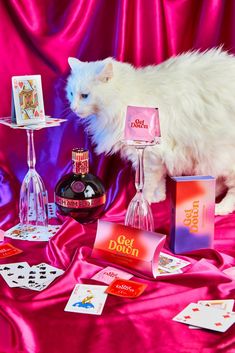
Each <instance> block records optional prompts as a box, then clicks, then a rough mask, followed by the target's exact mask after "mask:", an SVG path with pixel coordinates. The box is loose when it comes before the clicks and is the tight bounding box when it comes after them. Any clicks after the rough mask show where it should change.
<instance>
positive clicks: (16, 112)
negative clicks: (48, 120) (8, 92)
mask: <svg viewBox="0 0 235 353" xmlns="http://www.w3.org/2000/svg"><path fill="white" fill-rule="evenodd" d="M44 121H45V112H44V104H43V95H42V83H41V76H40V75H31V76H13V77H12V123H16V124H17V125H30V124H40V123H41V122H44Z"/></svg>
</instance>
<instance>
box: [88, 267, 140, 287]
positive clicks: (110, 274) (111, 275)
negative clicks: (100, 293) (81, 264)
mask: <svg viewBox="0 0 235 353" xmlns="http://www.w3.org/2000/svg"><path fill="white" fill-rule="evenodd" d="M131 277H133V275H131V274H130V273H127V272H125V271H122V270H119V269H117V268H114V267H111V266H108V267H105V268H104V269H103V270H101V271H99V272H97V273H96V274H95V275H94V276H93V277H91V279H94V280H96V281H99V282H104V283H107V284H110V283H111V282H112V281H113V280H114V279H116V278H123V279H130V278H131Z"/></svg>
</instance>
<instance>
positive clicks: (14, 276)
mask: <svg viewBox="0 0 235 353" xmlns="http://www.w3.org/2000/svg"><path fill="white" fill-rule="evenodd" d="M29 269H30V266H29V264H28V263H27V262H16V263H11V264H5V265H0V274H1V275H2V277H3V278H4V280H5V281H6V283H7V284H8V286H9V287H21V285H23V284H24V281H25V280H26V278H27V275H28V271H29Z"/></svg>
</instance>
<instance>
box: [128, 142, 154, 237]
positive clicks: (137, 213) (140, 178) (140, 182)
mask: <svg viewBox="0 0 235 353" xmlns="http://www.w3.org/2000/svg"><path fill="white" fill-rule="evenodd" d="M134 147H135V149H136V152H137V155H138V159H137V167H136V173H135V187H136V194H135V196H134V197H133V199H132V200H131V202H130V204H129V206H128V208H127V213H126V218H125V225H126V226H131V227H134V228H138V229H143V230H148V231H153V230H154V220H153V214H152V210H151V207H150V205H149V203H148V201H147V200H146V199H145V197H144V194H143V188H144V150H145V148H146V145H135V146H134Z"/></svg>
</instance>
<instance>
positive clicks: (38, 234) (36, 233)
mask: <svg viewBox="0 0 235 353" xmlns="http://www.w3.org/2000/svg"><path fill="white" fill-rule="evenodd" d="M59 229H60V225H55V226H53V225H48V227H47V228H45V227H42V226H33V225H32V226H28V227H27V229H26V228H25V227H22V226H21V224H20V223H19V224H17V225H16V226H14V227H12V228H11V229H8V230H7V231H6V232H5V236H6V237H9V238H12V239H18V240H29V241H48V240H50V239H51V238H52V237H53V236H54V235H55V234H56V233H57V232H58V230H59Z"/></svg>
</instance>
